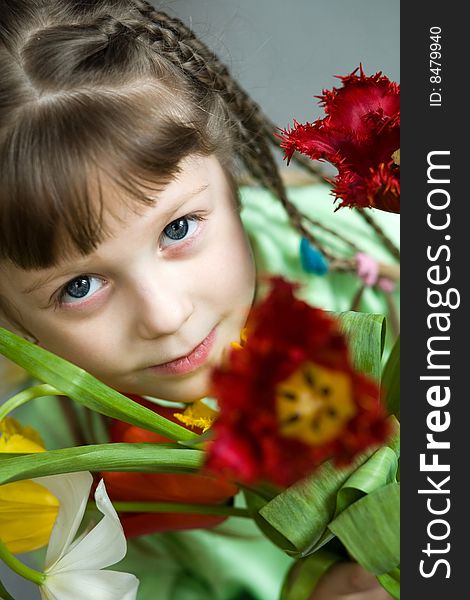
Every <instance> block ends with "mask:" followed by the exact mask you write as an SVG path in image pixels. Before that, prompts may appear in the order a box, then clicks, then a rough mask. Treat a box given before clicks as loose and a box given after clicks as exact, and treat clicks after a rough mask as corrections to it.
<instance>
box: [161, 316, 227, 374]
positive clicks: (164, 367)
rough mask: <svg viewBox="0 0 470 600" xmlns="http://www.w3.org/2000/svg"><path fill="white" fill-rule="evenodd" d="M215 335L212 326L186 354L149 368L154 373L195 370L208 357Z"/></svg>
mask: <svg viewBox="0 0 470 600" xmlns="http://www.w3.org/2000/svg"><path fill="white" fill-rule="evenodd" d="M215 336H216V328H215V327H214V329H212V331H211V332H210V333H209V335H208V336H207V337H206V338H205V339H204V340H202V342H201V343H200V344H199V345H197V346H196V347H195V348H194V350H192V351H191V352H190V353H189V354H188V355H186V356H182V357H180V358H176V359H175V360H171V361H170V362H166V363H162V364H161V365H155V366H154V367H150V368H151V369H152V371H153V372H154V373H159V374H161V375H185V374H186V373H190V372H191V371H195V370H196V369H198V368H199V367H200V366H202V365H203V364H204V363H205V362H206V361H207V359H208V358H209V354H210V353H211V350H212V348H213V346H214V342H215Z"/></svg>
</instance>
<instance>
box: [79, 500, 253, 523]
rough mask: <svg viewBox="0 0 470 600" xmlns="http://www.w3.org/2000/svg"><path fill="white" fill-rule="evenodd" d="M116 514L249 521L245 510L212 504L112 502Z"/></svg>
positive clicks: (93, 505)
mask: <svg viewBox="0 0 470 600" xmlns="http://www.w3.org/2000/svg"><path fill="white" fill-rule="evenodd" d="M113 506H114V508H115V509H116V511H117V512H143V513H160V512H161V513H187V514H198V515H214V516H224V517H225V516H226V517H241V518H244V519H250V518H251V515H250V513H249V511H248V510H246V509H245V508H235V507H233V506H225V505H217V504H216V505H214V504H183V503H180V502H178V503H173V502H118V501H116V502H114V501H113ZM94 509H95V503H94V502H89V503H88V505H87V510H94Z"/></svg>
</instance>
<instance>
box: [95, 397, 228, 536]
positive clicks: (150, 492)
mask: <svg viewBox="0 0 470 600" xmlns="http://www.w3.org/2000/svg"><path fill="white" fill-rule="evenodd" d="M133 400H136V401H138V402H140V403H141V404H143V405H144V406H146V407H147V408H150V409H151V410H155V411H158V413H159V414H161V415H162V416H164V417H165V418H167V419H170V420H172V421H175V422H177V419H176V418H175V417H174V413H175V409H171V408H163V407H160V406H156V405H155V404H154V403H152V402H148V401H146V400H143V399H142V398H138V397H133ZM200 432H201V431H200V430H197V433H200ZM109 433H110V438H111V441H112V442H131V443H137V442H138V443H141V442H152V443H165V442H170V441H171V440H169V439H167V438H165V437H164V436H161V435H158V434H156V433H152V432H151V431H147V430H146V429H142V428H140V427H137V426H135V425H130V424H129V423H124V422H123V421H118V420H116V419H114V420H113V421H112V422H111V427H110V430H109ZM102 476H103V479H104V481H105V483H106V489H107V490H108V494H109V497H110V498H111V500H112V501H123V502H179V503H184V504H187V503H189V504H216V505H217V504H218V505H220V504H225V503H226V502H228V501H229V500H230V498H231V497H232V496H234V495H235V494H236V493H237V491H238V490H237V488H236V486H235V485H233V484H232V483H230V482H228V481H225V480H224V479H220V478H217V477H214V476H212V475H211V476H209V475H199V474H198V475H192V474H173V473H138V472H137V473H136V472H109V473H102ZM119 517H120V519H121V523H122V526H123V528H124V533H125V534H126V537H128V538H130V537H135V536H138V535H146V534H148V533H153V532H156V531H176V530H182V529H195V528H208V527H215V526H216V525H219V524H220V523H222V522H223V521H224V520H225V519H226V517H220V516H213V515H204V514H189V513H188V514H187V513H126V512H123V513H120V515H119Z"/></svg>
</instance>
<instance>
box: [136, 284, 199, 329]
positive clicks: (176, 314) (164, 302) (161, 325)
mask: <svg viewBox="0 0 470 600" xmlns="http://www.w3.org/2000/svg"><path fill="white" fill-rule="evenodd" d="M134 311H135V315H136V321H137V333H138V334H139V335H140V336H141V337H142V338H144V339H154V338H157V337H160V336H164V335H170V334H172V333H176V332H177V331H178V330H179V329H180V328H181V327H182V326H183V324H184V323H185V322H186V321H187V320H188V319H189V317H190V316H191V315H192V313H193V304H192V301H191V298H190V297H189V294H188V293H187V292H183V291H181V290H177V289H172V288H171V287H170V285H169V284H168V283H167V284H165V283H163V284H161V285H150V286H141V287H139V290H138V293H137V298H136V305H135V306H134Z"/></svg>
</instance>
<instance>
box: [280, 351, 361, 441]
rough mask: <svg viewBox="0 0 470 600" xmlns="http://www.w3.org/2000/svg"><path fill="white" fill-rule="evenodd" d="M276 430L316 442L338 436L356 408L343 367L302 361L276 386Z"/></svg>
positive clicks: (348, 379)
mask: <svg viewBox="0 0 470 600" xmlns="http://www.w3.org/2000/svg"><path fill="white" fill-rule="evenodd" d="M276 412H277V418H278V422H279V431H280V433H281V435H283V436H285V437H290V438H295V439H298V440H300V441H302V442H304V443H306V444H309V445H311V446H319V445H321V444H324V443H327V442H330V441H331V440H333V439H334V438H336V437H338V436H339V434H340V433H341V431H342V430H343V428H344V426H345V424H346V423H347V422H348V421H349V420H350V419H351V418H352V417H354V415H355V414H356V412H357V409H356V405H355V403H354V399H353V392H352V385H351V378H350V377H349V375H347V374H346V373H343V372H342V371H337V370H333V369H327V368H325V367H321V366H320V365H317V364H315V363H313V362H306V363H303V364H302V366H301V367H300V368H299V369H298V370H297V371H295V372H294V373H293V374H292V375H291V376H290V377H289V378H288V379H285V380H284V381H282V382H281V383H280V384H279V385H278V386H277V389H276Z"/></svg>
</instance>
